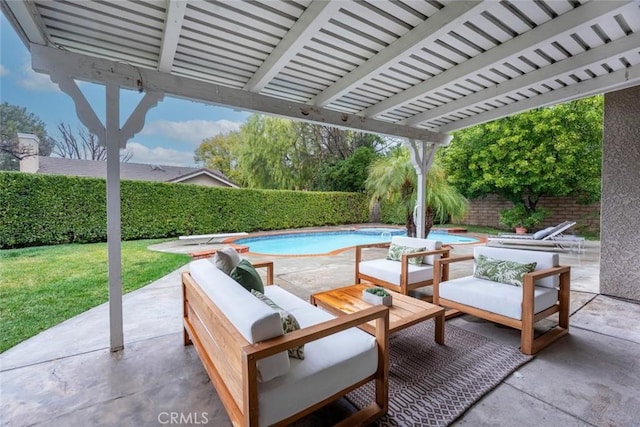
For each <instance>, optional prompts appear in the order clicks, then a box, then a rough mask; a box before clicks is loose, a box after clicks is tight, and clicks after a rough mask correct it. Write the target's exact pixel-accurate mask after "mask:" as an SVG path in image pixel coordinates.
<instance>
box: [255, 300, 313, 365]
mask: <svg viewBox="0 0 640 427" xmlns="http://www.w3.org/2000/svg"><path fill="white" fill-rule="evenodd" d="M251 293H252V294H253V295H255V296H256V297H257V298H258V299H259V300H261V301H262V302H264V303H265V304H267V305H268V306H269V307H271V308H273V309H274V310H275V311H277V312H278V314H280V320H281V321H282V330H283V331H284V333H285V334H286V333H289V332H293V331H297V330H298V329H300V324H299V323H298V320H297V319H296V318H295V317H293V314H291V313H289V312H288V311H287V310H285V309H283V308H282V307H280V306H279V305H278V304H276V303H275V302H273V301H272V300H271V299H270V298H269V297H268V296H266V295H264V294H263V293H261V292H258V291H255V290H253V289H252V290H251ZM288 352H289V357H293V358H296V359H300V360H304V344H303V345H301V346H300V347H294V348H290V349H289V350H288Z"/></svg>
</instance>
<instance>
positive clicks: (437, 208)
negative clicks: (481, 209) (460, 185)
mask: <svg viewBox="0 0 640 427" xmlns="http://www.w3.org/2000/svg"><path fill="white" fill-rule="evenodd" d="M425 185H426V197H425V233H426V234H428V233H429V231H430V230H431V227H433V222H434V220H435V219H439V220H441V221H444V220H446V219H447V218H448V217H451V218H453V219H458V218H462V217H463V216H464V214H465V213H466V210H467V201H466V200H465V198H464V197H463V196H462V195H461V194H460V193H459V192H458V190H456V188H455V187H453V186H452V185H449V184H448V182H447V176H446V174H445V172H444V170H443V168H442V166H441V165H440V162H439V160H438V159H436V161H434V163H433V164H432V165H431V168H430V169H429V173H428V174H427V177H426V184H425ZM365 186H366V188H367V191H368V192H369V194H370V195H371V202H372V203H373V202H375V201H377V200H381V201H388V202H391V203H393V204H397V205H398V208H399V209H401V210H402V212H403V214H404V216H405V218H406V222H407V235H408V236H415V235H416V225H415V222H414V220H413V210H414V207H415V205H416V192H417V188H418V185H417V174H416V171H415V169H414V167H413V165H412V164H411V159H410V156H409V151H408V150H407V149H406V148H404V147H398V148H396V149H394V150H392V151H391V153H389V155H387V156H385V157H381V158H379V159H378V160H376V161H375V162H373V163H372V164H371V166H370V167H369V177H368V178H367V180H366V182H365Z"/></svg>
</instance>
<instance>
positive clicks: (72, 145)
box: [53, 122, 133, 163]
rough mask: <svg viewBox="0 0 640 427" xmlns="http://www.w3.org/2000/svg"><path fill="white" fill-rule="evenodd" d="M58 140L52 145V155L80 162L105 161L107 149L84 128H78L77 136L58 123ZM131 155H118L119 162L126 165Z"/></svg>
mask: <svg viewBox="0 0 640 427" xmlns="http://www.w3.org/2000/svg"><path fill="white" fill-rule="evenodd" d="M58 133H59V134H60V138H61V139H59V140H55V141H54V143H53V146H54V150H53V152H54V154H56V155H57V156H59V157H63V158H66V159H80V160H98V161H106V160H107V147H105V146H104V145H100V141H99V140H98V137H97V136H96V135H94V134H92V133H91V132H89V131H88V130H87V129H86V128H83V127H80V128H78V135H77V136H76V134H74V133H73V131H72V130H71V126H69V125H68V124H65V123H62V122H61V123H58ZM131 157H133V153H131V152H128V151H127V152H124V153H121V154H120V161H121V162H122V163H126V162H128V161H129V160H131Z"/></svg>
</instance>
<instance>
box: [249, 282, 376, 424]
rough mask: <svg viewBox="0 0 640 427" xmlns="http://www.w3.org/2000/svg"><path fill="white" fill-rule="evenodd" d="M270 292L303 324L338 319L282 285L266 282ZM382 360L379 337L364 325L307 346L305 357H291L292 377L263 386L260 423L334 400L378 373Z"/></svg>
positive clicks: (276, 419) (279, 379) (261, 386)
mask: <svg viewBox="0 0 640 427" xmlns="http://www.w3.org/2000/svg"><path fill="white" fill-rule="evenodd" d="M265 294H266V295H267V296H268V297H269V298H271V299H272V300H273V301H274V302H276V303H277V304H278V305H279V306H280V307H282V308H284V309H286V310H287V311H289V312H290V313H292V314H293V315H294V316H296V319H298V322H299V323H300V326H301V327H302V328H305V327H307V326H311V325H315V324H318V323H320V322H324V321H326V320H330V319H333V318H334V317H335V316H333V315H331V314H329V313H327V312H325V311H324V310H322V309H319V308H317V307H314V306H312V305H311V304H309V303H307V302H305V301H303V300H301V299H300V298H298V297H296V296H294V295H292V294H290V293H288V292H287V291H285V290H284V289H282V288H280V287H278V286H265ZM377 364H378V351H377V347H376V342H375V338H374V337H373V336H371V335H369V334H367V333H366V332H363V331H361V330H360V329H358V328H351V329H348V330H346V331H343V332H339V333H337V334H333V335H331V336H328V337H326V338H322V339H319V340H317V341H313V342H310V343H307V344H305V359H304V360H297V359H291V368H290V369H289V372H287V374H286V375H283V376H280V377H278V378H275V379H273V380H271V381H269V382H263V383H260V384H259V385H258V401H259V407H260V414H259V420H260V421H259V424H260V425H261V426H267V425H270V424H273V423H275V422H276V421H278V420H281V419H284V418H287V417H289V416H291V415H293V414H295V413H297V412H299V411H301V410H302V409H304V408H307V407H309V406H311V405H313V404H314V403H316V402H319V401H321V400H324V399H326V398H328V397H329V396H331V395H333V394H334V393H335V392H336V391H338V390H341V389H344V388H346V387H348V386H349V385H352V384H354V383H356V382H358V381H361V380H363V379H364V378H367V377H368V376H370V375H373V374H374V373H375V371H376V368H377Z"/></svg>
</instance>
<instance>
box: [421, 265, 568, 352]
mask: <svg viewBox="0 0 640 427" xmlns="http://www.w3.org/2000/svg"><path fill="white" fill-rule="evenodd" d="M470 260H473V255H464V256H457V257H451V258H447V259H440V260H436V262H435V265H434V269H433V270H434V274H433V276H434V278H438V277H439V275H438V272H439V270H440V269H442V268H446V267H447V266H448V265H449V264H452V263H454V262H461V261H470ZM570 271H571V267H569V266H558V267H551V268H547V269H544V270H537V271H534V272H531V273H527V274H525V275H524V280H523V286H522V316H521V317H522V319H521V320H518V319H514V318H512V317H507V316H503V315H500V314H496V313H492V312H490V311H486V310H482V309H480V308H477V307H473V306H469V305H465V304H461V303H459V302H456V301H452V300H448V299H445V298H441V297H440V295H439V294H440V292H439V286H440V282H442V281H444V280H435V281H434V283H433V303H434V304H436V305H440V306H442V307H450V308H454V309H457V310H459V311H461V312H464V313H467V314H471V315H472V316H476V317H480V318H482V319H485V320H489V321H490V322H495V323H500V324H502V325H505V326H510V327H512V328H515V329H519V330H520V351H522V353H524V354H535V353H537V352H538V351H540V350H542V349H543V348H545V347H547V346H548V345H549V344H551V343H553V342H555V341H556V340H558V339H559V338H560V337H562V336H564V335H566V334H568V333H569V298H570V293H569V286H570V281H571V277H570V274H571V273H570ZM556 275H558V276H560V284H559V290H558V300H557V302H556V303H555V304H554V305H552V306H551V307H549V308H547V309H546V310H543V311H541V312H539V313H534V311H533V310H534V289H535V285H534V283H535V281H536V280H538V279H542V278H544V277H550V276H556ZM554 313H559V314H558V326H556V327H555V328H552V329H550V330H549V331H547V332H545V333H544V334H543V335H541V336H539V337H538V338H535V336H534V324H535V323H536V322H538V321H539V320H542V319H544V318H546V317H548V316H550V315H552V314H554Z"/></svg>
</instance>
